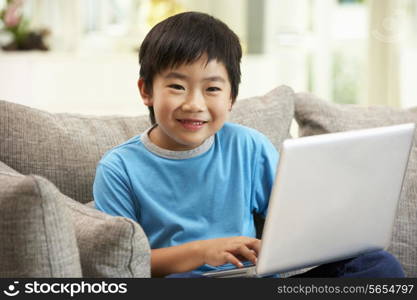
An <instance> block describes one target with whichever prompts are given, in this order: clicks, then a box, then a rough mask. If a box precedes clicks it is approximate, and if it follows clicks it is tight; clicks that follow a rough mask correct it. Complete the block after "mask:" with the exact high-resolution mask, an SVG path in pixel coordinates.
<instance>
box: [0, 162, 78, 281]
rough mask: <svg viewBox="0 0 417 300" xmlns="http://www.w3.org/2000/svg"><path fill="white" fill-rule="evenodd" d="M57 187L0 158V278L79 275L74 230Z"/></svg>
mask: <svg viewBox="0 0 417 300" xmlns="http://www.w3.org/2000/svg"><path fill="white" fill-rule="evenodd" d="M58 195H59V191H58V190H57V189H56V188H55V187H54V186H53V185H52V184H50V183H48V182H47V180H46V179H44V178H41V177H38V176H23V175H20V174H18V173H17V172H15V171H13V170H12V169H11V168H9V167H8V166H6V165H5V164H3V163H2V162H0V277H81V275H82V273H81V265H80V259H79V252H78V248H77V242H76V239H75V233H74V228H73V226H72V223H71V220H70V218H69V215H68V210H67V209H66V208H65V207H64V206H63V205H60V203H59V202H58V201H57V196H58Z"/></svg>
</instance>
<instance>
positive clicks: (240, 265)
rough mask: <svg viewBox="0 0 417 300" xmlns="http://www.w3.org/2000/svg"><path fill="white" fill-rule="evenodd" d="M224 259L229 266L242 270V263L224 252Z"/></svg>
mask: <svg viewBox="0 0 417 300" xmlns="http://www.w3.org/2000/svg"><path fill="white" fill-rule="evenodd" d="M225 259H226V261H227V262H229V263H231V264H234V265H235V266H236V267H238V268H242V267H243V264H242V262H241V261H240V260H239V259H238V258H237V257H236V256H234V255H233V254H232V253H230V252H226V254H225Z"/></svg>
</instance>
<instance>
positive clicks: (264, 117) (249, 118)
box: [230, 86, 295, 149]
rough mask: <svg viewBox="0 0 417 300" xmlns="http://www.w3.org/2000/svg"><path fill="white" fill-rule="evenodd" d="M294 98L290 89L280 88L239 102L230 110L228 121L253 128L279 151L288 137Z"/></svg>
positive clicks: (292, 115)
mask: <svg viewBox="0 0 417 300" xmlns="http://www.w3.org/2000/svg"><path fill="white" fill-rule="evenodd" d="M294 97H295V95H294V92H293V90H292V89H291V88H289V87H287V86H280V87H277V88H275V89H273V90H272V91H270V92H269V93H267V94H265V95H263V96H259V97H251V98H247V99H243V100H239V101H237V102H236V104H235V105H234V107H233V109H232V112H231V114H230V121H232V122H235V123H239V124H242V125H245V126H248V127H251V128H255V129H256V130H258V131H260V132H262V133H263V134H265V135H266V136H267V137H268V138H269V140H270V141H271V142H272V144H274V146H275V147H276V148H277V149H279V148H280V147H281V143H282V142H283V141H284V140H285V139H286V138H288V137H290V134H289V132H290V126H291V122H292V120H293V117H294Z"/></svg>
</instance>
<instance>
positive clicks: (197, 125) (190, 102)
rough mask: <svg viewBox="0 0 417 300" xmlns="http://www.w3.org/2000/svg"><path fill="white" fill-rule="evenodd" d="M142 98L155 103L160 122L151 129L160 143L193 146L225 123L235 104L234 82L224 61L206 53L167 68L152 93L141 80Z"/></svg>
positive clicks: (152, 136)
mask: <svg viewBox="0 0 417 300" xmlns="http://www.w3.org/2000/svg"><path fill="white" fill-rule="evenodd" d="M138 85H139V90H140V93H141V96H142V99H143V102H144V104H145V105H147V106H153V108H154V112H155V119H156V123H157V124H158V126H157V127H156V128H154V129H153V130H152V131H151V133H150V139H151V141H152V142H153V143H155V144H156V145H157V146H159V147H161V148H164V149H169V150H190V149H193V148H196V147H198V146H200V145H201V144H202V143H203V142H204V141H205V140H206V139H207V138H208V137H210V136H212V135H214V134H215V133H216V132H217V131H218V130H220V128H221V127H222V126H223V124H224V122H225V121H226V119H227V117H228V114H229V111H230V110H231V107H232V98H231V86H230V82H229V78H228V75H227V71H226V68H225V66H224V65H223V63H219V62H218V61H217V60H211V61H210V62H208V63H207V59H206V57H205V56H202V57H201V58H200V59H199V60H197V61H195V62H193V63H191V64H184V65H181V66H179V67H176V68H173V69H168V70H165V71H164V72H162V73H160V74H158V75H156V76H155V78H154V80H153V89H152V91H153V92H152V96H150V95H149V94H147V93H146V91H145V87H144V83H143V79H140V80H139V82H138Z"/></svg>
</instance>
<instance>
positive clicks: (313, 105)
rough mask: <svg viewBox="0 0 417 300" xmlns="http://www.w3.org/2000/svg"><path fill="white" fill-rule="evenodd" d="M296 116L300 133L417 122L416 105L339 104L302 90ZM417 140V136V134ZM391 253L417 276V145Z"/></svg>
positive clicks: (413, 149)
mask: <svg viewBox="0 0 417 300" xmlns="http://www.w3.org/2000/svg"><path fill="white" fill-rule="evenodd" d="M295 118H296V120H297V123H298V125H299V129H300V136H308V135H316V134H323V133H331V132H339V131H346V130H354V129H362V128H371V127H379V126H386V125H394V124H401V123H408V122H417V108H413V109H404V110H400V109H394V108H389V107H383V106H372V107H361V106H357V105H340V104H331V103H329V102H326V101H323V100H320V99H318V98H317V97H315V96H313V95H311V94H306V93H300V94H296V99H295ZM415 141H417V137H415ZM388 251H389V252H391V253H392V254H394V255H395V256H396V257H397V258H398V259H399V260H400V262H401V264H402V266H403V268H404V270H405V272H406V274H407V275H408V276H411V277H416V276H417V146H416V144H414V146H413V148H412V152H411V156H410V160H409V164H408V168H407V173H406V177H405V180H404V186H403V190H402V195H401V199H400V203H399V208H398V212H397V217H396V220H395V225H394V232H393V237H392V241H391V246H390V247H389V249H388Z"/></svg>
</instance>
